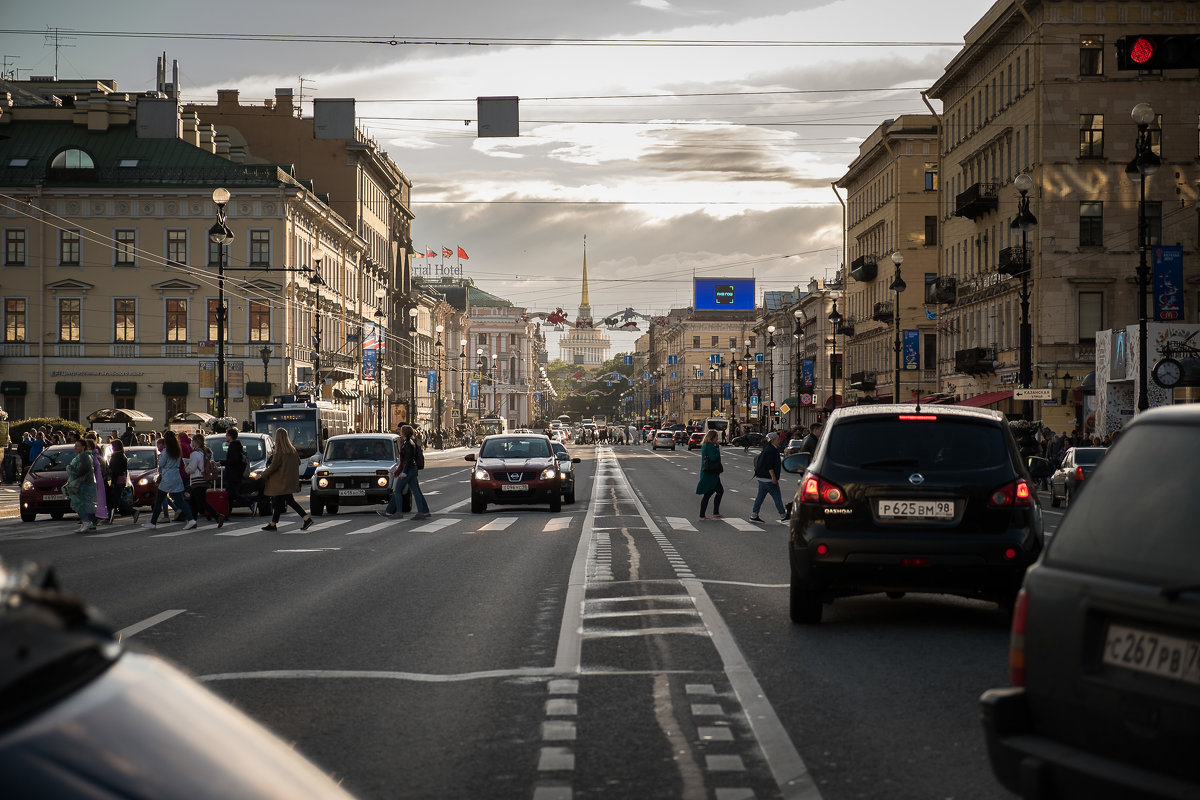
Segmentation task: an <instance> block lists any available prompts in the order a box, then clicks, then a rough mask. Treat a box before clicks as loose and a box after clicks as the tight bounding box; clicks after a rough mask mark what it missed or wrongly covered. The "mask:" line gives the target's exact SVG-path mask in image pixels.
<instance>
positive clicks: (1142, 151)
mask: <svg viewBox="0 0 1200 800" xmlns="http://www.w3.org/2000/svg"><path fill="white" fill-rule="evenodd" d="M1132 117H1133V121H1134V122H1135V123H1136V124H1137V141H1136V144H1135V146H1134V155H1133V160H1132V161H1130V162H1129V165H1128V166H1127V167H1125V175H1126V176H1127V177H1128V178H1129V179H1130V180H1134V181H1137V182H1138V191H1139V195H1138V266H1137V287H1138V373H1139V374H1138V397H1137V407H1138V412H1139V413H1141V412H1142V411H1145V410H1146V409H1147V408H1149V407H1150V396H1149V395H1148V394H1147V393H1146V388H1147V384H1148V383H1149V376H1150V364H1149V363H1148V359H1147V355H1146V353H1147V348H1146V320H1147V316H1148V314H1149V311H1148V308H1147V306H1148V302H1147V296H1148V295H1149V292H1150V266H1149V264H1147V262H1146V248H1147V245H1148V241H1147V240H1148V239H1149V235H1148V234H1149V231H1148V230H1147V228H1146V179H1147V178H1149V177H1150V176H1151V175H1153V174H1154V173H1156V172H1158V168H1159V167H1160V166H1162V161H1161V160H1159V157H1158V156H1157V155H1155V153H1154V150H1153V149H1151V146H1150V124H1151V123H1152V122H1154V109H1153V108H1151V107H1150V104H1149V103H1138V104H1137V105H1136V106H1134V107H1133V112H1132Z"/></svg>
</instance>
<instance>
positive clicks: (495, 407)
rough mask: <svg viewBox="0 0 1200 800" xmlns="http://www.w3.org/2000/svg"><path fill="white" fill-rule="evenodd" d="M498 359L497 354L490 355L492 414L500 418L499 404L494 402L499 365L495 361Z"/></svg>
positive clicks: (498, 379) (498, 377) (498, 380)
mask: <svg viewBox="0 0 1200 800" xmlns="http://www.w3.org/2000/svg"><path fill="white" fill-rule="evenodd" d="M499 357H500V356H499V354H497V353H494V352H493V353H492V413H493V414H495V415H496V416H497V417H499V416H500V404H499V403H498V402H497V401H496V384H498V383H499V382H500V365H499V364H497V363H496V359H498V358H499Z"/></svg>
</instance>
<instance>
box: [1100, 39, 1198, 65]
mask: <svg viewBox="0 0 1200 800" xmlns="http://www.w3.org/2000/svg"><path fill="white" fill-rule="evenodd" d="M1197 67H1200V35H1198V34H1194V33H1174V34H1152V33H1147V34H1137V35H1131V36H1121V37H1119V38H1118V39H1117V69H1122V70H1130V69H1136V70H1141V71H1145V72H1148V71H1152V70H1165V69H1196V68H1197Z"/></svg>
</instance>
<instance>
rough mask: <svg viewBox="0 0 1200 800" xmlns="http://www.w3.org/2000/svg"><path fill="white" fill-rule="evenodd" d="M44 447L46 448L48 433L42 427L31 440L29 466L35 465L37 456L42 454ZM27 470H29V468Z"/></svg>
mask: <svg viewBox="0 0 1200 800" xmlns="http://www.w3.org/2000/svg"><path fill="white" fill-rule="evenodd" d="M44 449H46V434H45V433H43V432H42V429H41V428H38V429H37V432H36V433H34V435H33V439H31V440H30V442H29V466H33V462H35V461H37V457H38V456H40V455H41V454H42V450H44ZM26 470H27V471H28V468H26Z"/></svg>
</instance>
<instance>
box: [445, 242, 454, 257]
mask: <svg viewBox="0 0 1200 800" xmlns="http://www.w3.org/2000/svg"><path fill="white" fill-rule="evenodd" d="M442 257H443V258H454V251H453V250H451V249H450V248H449V247H446V245H442Z"/></svg>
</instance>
